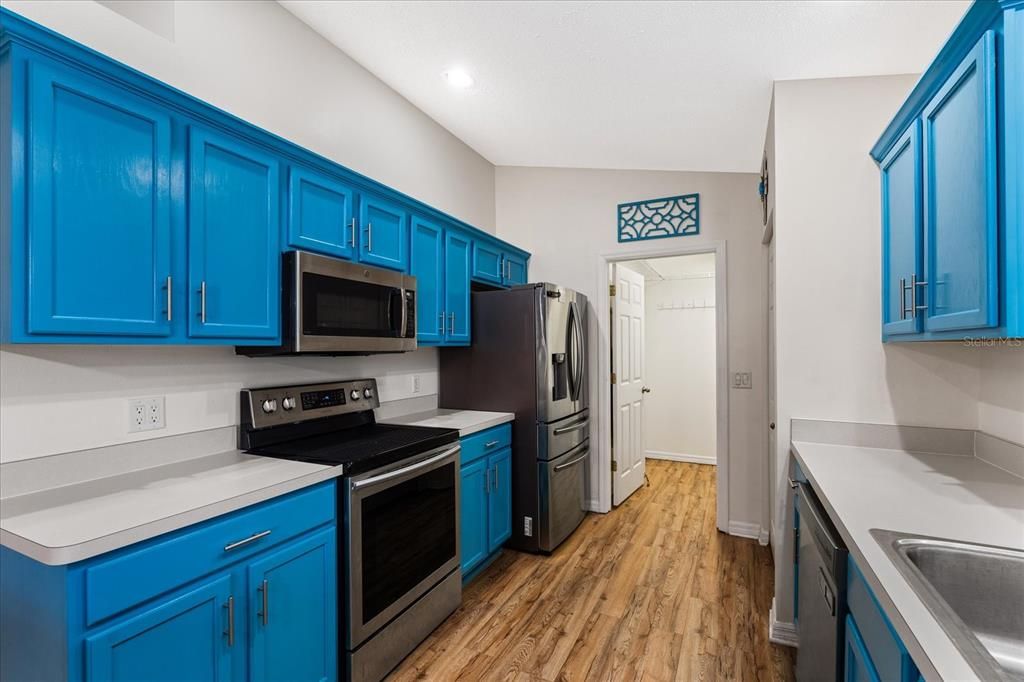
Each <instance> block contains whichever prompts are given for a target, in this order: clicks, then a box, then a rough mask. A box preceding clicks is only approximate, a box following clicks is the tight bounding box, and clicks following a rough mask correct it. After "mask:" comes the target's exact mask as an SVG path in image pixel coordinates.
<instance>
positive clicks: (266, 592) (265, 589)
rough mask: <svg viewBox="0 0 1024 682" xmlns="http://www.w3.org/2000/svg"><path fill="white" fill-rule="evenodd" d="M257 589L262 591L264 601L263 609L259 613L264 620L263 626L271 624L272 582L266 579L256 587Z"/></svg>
mask: <svg viewBox="0 0 1024 682" xmlns="http://www.w3.org/2000/svg"><path fill="white" fill-rule="evenodd" d="M256 591H257V592H259V593H260V596H261V598H262V601H263V610H262V611H260V612H259V613H257V614H256V615H258V616H259V617H260V620H261V621H263V627H266V626H268V625H270V583H269V582H267V581H266V580H264V581H263V583H262V584H261V585H260V586H259V587H257V588H256Z"/></svg>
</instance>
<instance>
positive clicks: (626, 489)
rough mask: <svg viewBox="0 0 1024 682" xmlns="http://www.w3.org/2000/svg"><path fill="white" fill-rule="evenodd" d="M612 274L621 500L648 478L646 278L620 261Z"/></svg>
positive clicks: (615, 478)
mask: <svg viewBox="0 0 1024 682" xmlns="http://www.w3.org/2000/svg"><path fill="white" fill-rule="evenodd" d="M612 275H613V281H614V282H615V296H614V297H613V298H612V319H613V320H615V330H614V332H613V333H614V335H615V337H614V339H613V341H612V343H613V348H614V351H613V354H612V372H614V373H615V383H614V384H613V385H612V405H613V409H614V410H615V421H614V429H615V437H614V452H613V453H612V455H613V457H614V467H615V470H614V471H613V473H612V502H613V503H614V504H616V505H620V504H622V503H623V502H624V501H625V500H626V498H627V497H629V496H630V495H632V494H633V493H634V492H635V491H636V489H637V488H639V487H640V486H641V485H643V482H644V380H643V377H644V278H643V275H641V274H639V273H637V272H634V271H632V270H629V269H627V268H625V267H622V266H618V265H615V266H613V268H612Z"/></svg>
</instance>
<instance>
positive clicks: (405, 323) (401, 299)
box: [398, 289, 409, 339]
mask: <svg viewBox="0 0 1024 682" xmlns="http://www.w3.org/2000/svg"><path fill="white" fill-rule="evenodd" d="M398 303H399V305H400V306H401V308H402V330H401V333H400V334H399V337H400V338H403V339H404V338H405V336H406V334H408V333H409V306H408V305H407V304H406V302H405V289H400V290H399V291H398Z"/></svg>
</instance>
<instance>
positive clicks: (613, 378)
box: [612, 372, 615, 384]
mask: <svg viewBox="0 0 1024 682" xmlns="http://www.w3.org/2000/svg"><path fill="white" fill-rule="evenodd" d="M612 383H613V384H614V383H615V372H612Z"/></svg>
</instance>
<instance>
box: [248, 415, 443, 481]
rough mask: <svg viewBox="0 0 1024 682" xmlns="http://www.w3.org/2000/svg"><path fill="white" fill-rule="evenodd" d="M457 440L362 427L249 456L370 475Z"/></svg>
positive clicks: (412, 429)
mask: <svg viewBox="0 0 1024 682" xmlns="http://www.w3.org/2000/svg"><path fill="white" fill-rule="evenodd" d="M458 440H459V432H458V431H456V430H454V429H437V428H429V427H426V426H399V425H397V424H376V423H370V424H362V425H360V426H354V427H351V428H346V429H342V430H339V431H328V432H326V433H319V434H316V435H311V436H306V437H302V438H296V439H294V440H286V441H284V442H280V443H275V444H269V445H261V446H258V447H254V448H252V449H250V450H248V452H249V453H250V454H253V455H263V456H264V457H278V458H281V459H292V460H297V461H300V462H313V463H316V464H328V465H331V466H339V465H341V466H344V467H345V469H344V472H345V474H346V475H352V474H359V473H363V472H365V471H371V470H373V469H376V468H378V467H382V466H385V465H388V464H391V463H393V462H398V461H401V460H403V459H406V458H408V457H412V456H415V455H417V454H420V453H423V452H427V451H429V450H433V449H434V448H439V447H442V446H444V445H448V444H450V443H456V442H458Z"/></svg>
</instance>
